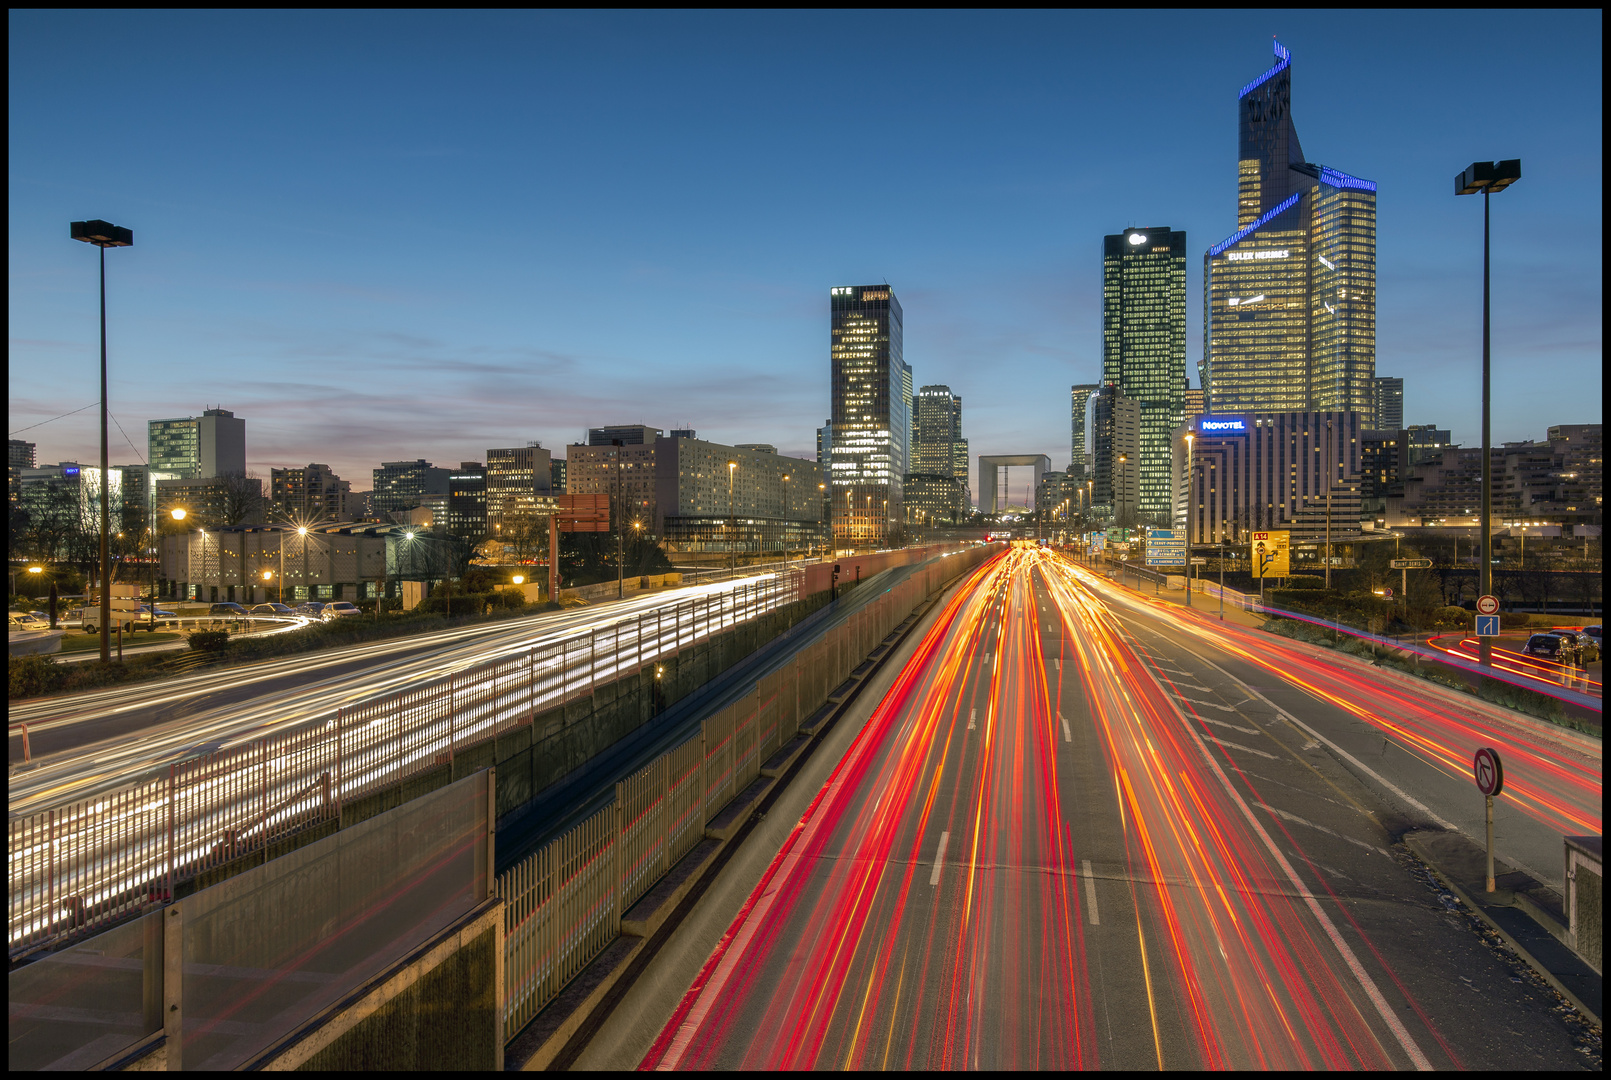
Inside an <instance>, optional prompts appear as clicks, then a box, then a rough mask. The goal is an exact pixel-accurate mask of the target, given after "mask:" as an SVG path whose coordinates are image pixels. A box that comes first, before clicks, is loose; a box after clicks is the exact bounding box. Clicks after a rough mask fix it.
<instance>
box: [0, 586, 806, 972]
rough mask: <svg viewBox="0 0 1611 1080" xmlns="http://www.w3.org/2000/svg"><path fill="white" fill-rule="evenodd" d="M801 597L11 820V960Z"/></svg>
mask: <svg viewBox="0 0 1611 1080" xmlns="http://www.w3.org/2000/svg"><path fill="white" fill-rule="evenodd" d="M797 591H798V586H797V585H796V584H795V582H794V580H793V579H792V576H782V575H773V576H769V577H765V578H760V579H756V580H753V581H750V582H748V583H744V584H739V585H735V586H734V587H732V588H731V589H728V590H719V591H717V590H713V591H711V592H710V593H708V594H706V595H705V596H702V597H696V598H693V599H690V600H688V601H685V602H682V603H679V604H675V605H667V606H665V607H661V608H657V609H654V610H651V611H648V612H644V613H643V614H641V615H638V616H636V617H631V618H626V619H623V620H621V621H618V622H616V623H614V624H611V625H607V626H596V627H593V628H592V629H590V630H588V631H586V632H584V633H581V634H578V635H575V636H572V637H569V638H566V639H563V640H561V641H558V642H550V643H547V644H544V645H541V646H537V647H534V648H531V649H528V650H526V651H525V652H524V653H518V654H513V655H510V656H507V657H503V658H500V659H496V660H492V661H489V662H487V663H483V664H480V665H478V666H475V667H472V668H468V669H466V670H463V671H459V672H455V673H453V674H452V675H449V676H446V677H443V678H439V679H436V680H433V681H430V682H422V683H420V684H417V685H415V686H413V687H411V688H409V689H408V690H405V691H402V692H400V693H392V694H386V695H383V696H380V697H376V698H372V699H369V700H366V701H360V702H358V703H357V704H354V705H348V706H344V707H342V708H339V709H337V710H334V712H333V713H332V714H330V715H327V716H325V717H319V718H316V719H314V720H313V721H311V722H310V723H308V724H305V725H301V726H299V727H298V728H297V729H296V730H294V731H290V732H287V733H284V734H276V735H272V736H268V737H265V738H261V739H257V740H254V741H252V742H250V743H246V744H243V745H240V746H235V747H229V748H226V749H222V750H218V751H215V752H213V753H208V754H203V755H199V756H196V757H193V758H189V759H186V760H184V761H180V762H178V763H176V764H174V765H172V766H170V767H169V768H168V769H167V771H166V775H162V776H158V777H155V778H151V779H148V780H144V781H141V782H138V783H135V784H131V785H128V786H126V787H123V788H119V789H117V790H114V791H111V792H107V793H104V794H100V795H95V796H92V797H90V798H86V799H81V800H78V801H75V802H72V803H68V804H66V805H63V806H60V807H55V808H51V809H46V810H39V811H35V812H31V813H27V814H21V815H16V816H13V817H12V819H11V822H10V826H9V829H10V831H9V835H8V847H7V856H8V869H7V875H8V897H7V902H8V946H9V952H10V954H11V955H13V956H15V955H17V954H19V953H22V952H26V951H28V950H30V949H32V948H35V947H38V946H40V945H41V944H44V943H47V942H55V941H58V940H61V939H63V938H64V937H76V936H78V935H81V934H83V933H87V932H91V931H93V930H95V929H98V928H100V927H102V926H104V925H106V924H108V923H110V922H112V921H115V920H117V919H120V918H123V917H126V916H127V915H129V914H132V913H133V912H136V911H138V910H140V909H141V908H142V907H143V906H144V905H146V904H148V903H151V902H153V901H159V900H163V899H167V898H171V897H172V896H173V895H174V887H175V885H176V884H177V883H178V882H180V881H183V880H186V879H188V878H191V877H194V876H195V875H196V874H199V873H203V872H205V871H207V870H209V869H211V868H213V867H215V866H217V865H218V864H219V863H222V862H225V861H228V860H229V859H232V858H235V857H237V856H239V855H241V854H244V853H245V852H248V851H251V850H255V849H259V848H263V847H265V846H267V845H269V844H272V843H274V842H275V841H277V840H279V839H281V838H284V837H286V836H288V835H290V834H291V833H294V832H297V831H299V830H301V829H304V828H307V827H309V826H312V825H318V824H320V823H323V822H326V821H331V820H338V821H339V819H340V814H341V807H342V805H343V804H344V803H347V802H351V801H352V800H354V799H357V798H361V797H363V796H365V795H368V794H371V793H373V792H375V791H377V790H379V789H381V788H385V787H389V786H391V785H394V784H397V783H399V782H401V781H403V780H406V779H408V778H410V777H412V776H415V775H418V774H419V773H422V772H426V771H428V770H430V769H433V768H436V767H438V766H440V765H444V764H449V765H450V764H451V763H452V761H453V759H454V756H455V755H456V754H461V753H463V752H464V751H465V750H466V749H467V748H469V747H471V746H474V745H476V744H479V743H483V742H486V741H487V740H490V739H493V738H496V737H498V736H500V735H504V734H507V733H508V732H510V731H513V730H515V729H516V728H519V727H522V726H524V725H527V724H530V723H532V722H533V721H534V720H535V718H536V716H537V715H538V714H539V713H541V712H544V711H546V710H548V709H551V708H554V707H556V706H559V705H563V704H564V703H566V702H568V701H571V700H573V699H575V698H578V697H581V696H584V695H587V694H590V693H592V691H593V689H594V688H595V687H597V686H600V685H603V684H605V683H609V682H612V681H614V680H616V679H619V678H621V677H623V676H627V675H632V674H634V673H636V672H637V671H639V670H640V669H642V668H643V667H644V666H646V665H647V664H650V663H652V662H654V661H655V660H657V659H659V658H662V657H667V656H672V655H675V654H676V653H677V652H678V651H679V650H681V649H684V648H687V647H688V646H690V645H692V644H694V643H696V642H698V641H701V640H704V639H706V638H709V637H711V636H714V635H716V634H719V633H722V632H724V631H726V630H728V629H731V628H732V627H734V626H736V625H739V624H741V623H744V622H748V621H750V620H752V619H755V618H758V617H760V616H762V615H764V614H766V613H767V612H769V611H772V610H774V609H776V608H778V607H781V606H783V605H785V604H787V603H790V602H792V601H793V600H795V599H796V598H797V597H796V593H797ZM700 824H701V825H703V822H700Z"/></svg>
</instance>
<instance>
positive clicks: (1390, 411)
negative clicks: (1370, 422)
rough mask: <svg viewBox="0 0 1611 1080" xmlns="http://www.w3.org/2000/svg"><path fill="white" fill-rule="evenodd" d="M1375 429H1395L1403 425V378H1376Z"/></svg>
mask: <svg viewBox="0 0 1611 1080" xmlns="http://www.w3.org/2000/svg"><path fill="white" fill-rule="evenodd" d="M1375 417H1376V429H1377V430H1378V431H1397V430H1399V429H1400V428H1402V427H1403V426H1404V380H1403V379H1389V378H1383V377H1381V376H1378V377H1377V379H1376V409H1375Z"/></svg>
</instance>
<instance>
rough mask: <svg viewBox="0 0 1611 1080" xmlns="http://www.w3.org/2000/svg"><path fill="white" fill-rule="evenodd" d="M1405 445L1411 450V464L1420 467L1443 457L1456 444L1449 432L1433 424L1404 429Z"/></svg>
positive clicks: (1415, 425) (1411, 426)
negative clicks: (1424, 462)
mask: <svg viewBox="0 0 1611 1080" xmlns="http://www.w3.org/2000/svg"><path fill="white" fill-rule="evenodd" d="M1404 445H1405V446H1406V447H1408V448H1409V463H1410V464H1411V465H1419V464H1420V463H1421V462H1423V461H1430V460H1431V459H1432V458H1436V457H1442V456H1443V451H1445V450H1447V449H1449V447H1451V446H1453V445H1454V442H1453V436H1451V435H1450V433H1449V432H1448V431H1446V430H1444V429H1442V428H1439V427H1437V426H1435V425H1433V424H1411V425H1410V426H1409V427H1407V428H1405V429H1404Z"/></svg>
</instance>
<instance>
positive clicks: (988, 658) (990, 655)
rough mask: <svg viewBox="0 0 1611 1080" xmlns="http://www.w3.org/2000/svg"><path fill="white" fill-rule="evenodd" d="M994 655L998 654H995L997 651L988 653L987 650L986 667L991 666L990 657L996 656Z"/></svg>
mask: <svg viewBox="0 0 1611 1080" xmlns="http://www.w3.org/2000/svg"><path fill="white" fill-rule="evenodd" d="M994 655H996V654H995V653H988V652H987V653H985V667H989V666H990V658H991V657H992V656H994Z"/></svg>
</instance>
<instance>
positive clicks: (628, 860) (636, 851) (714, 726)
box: [498, 548, 1000, 1038]
mask: <svg viewBox="0 0 1611 1080" xmlns="http://www.w3.org/2000/svg"><path fill="white" fill-rule="evenodd" d="M999 550H1000V549H998V548H975V549H972V550H971V551H970V552H963V553H958V554H957V555H956V556H953V557H947V558H940V559H934V560H931V561H930V563H929V565H927V566H925V567H923V568H922V569H920V570H918V571H917V572H915V573H913V574H911V575H910V576H909V577H907V579H906V580H905V581H903V582H901V583H900V584H899V585H896V586H894V587H893V588H891V589H890V590H888V591H887V592H884V593H882V594H880V595H878V596H877V597H876V598H875V599H873V600H872V601H870V602H868V603H867V604H866V605H865V606H863V607H862V608H860V609H859V610H857V611H855V612H852V613H851V615H850V616H849V617H848V618H846V619H845V620H844V621H843V622H842V623H840V624H839V625H838V626H836V627H834V628H832V629H830V630H828V631H827V632H826V633H825V634H824V635H823V636H822V637H821V638H819V639H818V640H817V641H815V642H814V643H812V644H811V645H809V646H807V647H806V648H805V649H803V650H802V651H801V652H800V653H798V654H797V655H796V656H795V657H794V658H793V660H791V661H790V662H789V663H788V664H787V665H786V666H784V667H781V668H779V669H777V670H776V671H773V672H771V673H770V674H767V675H764V676H762V677H761V678H760V679H759V680H758V681H757V682H756V684H755V685H754V686H753V687H752V688H751V689H750V690H749V691H748V692H747V693H745V694H744V695H743V696H742V697H740V698H739V700H738V701H736V702H734V703H733V704H731V705H728V706H727V707H726V708H723V709H721V710H720V711H718V712H717V713H715V714H714V715H712V716H710V717H708V718H706V719H705V720H704V721H703V722H702V723H701V725H700V729H699V731H698V733H697V734H694V735H692V736H691V737H690V738H689V739H688V740H687V741H686V742H683V743H682V744H681V745H679V746H677V747H674V748H673V749H671V750H669V751H667V752H666V753H665V754H662V755H661V756H660V757H658V758H656V759H655V760H653V761H651V762H650V763H649V764H648V765H646V766H644V767H643V768H642V769H640V770H639V771H638V772H636V773H634V774H633V775H632V776H630V777H628V778H627V779H625V780H622V781H620V782H619V783H617V784H616V785H615V799H614V801H613V802H612V803H611V804H610V805H608V806H606V807H604V808H603V809H602V810H600V811H599V812H598V813H596V814H594V815H593V816H592V817H590V818H588V819H587V820H586V821H584V822H582V823H581V824H580V825H577V826H576V827H575V828H574V829H572V830H570V831H569V832H567V833H565V834H564V835H562V836H560V837H558V838H557V839H555V840H553V841H551V842H550V843H549V844H547V845H546V846H544V847H542V848H540V849H539V850H538V851H536V852H535V853H534V854H532V855H531V856H530V857H528V858H526V859H524V860H522V861H521V862H520V863H519V864H517V865H516V866H514V867H512V868H510V870H508V871H507V872H506V873H504V874H501V875H499V878H498V895H500V896H501V897H503V899H504V903H505V906H504V919H505V923H504V933H505V937H504V940H505V943H506V945H505V955H504V984H505V985H504V1032H505V1033H506V1035H507V1036H508V1037H511V1038H512V1037H513V1036H515V1035H517V1034H518V1033H519V1032H520V1030H521V1029H522V1028H523V1027H525V1026H526V1024H528V1023H529V1022H530V1021H531V1019H532V1018H533V1017H534V1016H536V1015H537V1013H538V1012H540V1011H541V1010H542V1008H543V1006H545V1005H547V1004H548V1003H549V1002H550V1001H552V1000H553V999H554V998H555V997H556V996H557V995H558V994H559V992H560V991H561V990H562V989H564V987H565V984H566V983H567V982H569V981H570V980H571V979H572V978H574V977H575V976H576V975H577V974H578V973H579V972H580V971H581V970H582V968H583V967H585V966H586V965H587V963H588V962H589V961H591V960H592V959H593V957H595V956H597V955H598V954H599V953H600V952H602V951H603V950H604V949H605V947H606V946H608V945H609V943H610V942H611V941H613V940H615V938H616V937H617V936H619V934H620V930H621V917H622V915H623V914H624V913H625V912H626V911H627V910H628V909H630V908H631V906H632V905H633V904H634V903H636V902H637V901H638V900H639V899H641V898H642V897H643V895H644V894H645V893H647V892H648V891H649V890H650V889H651V888H653V887H654V884H655V883H656V882H657V881H658V880H659V879H660V878H662V877H664V876H665V874H666V873H667V871H669V870H670V869H671V868H672V867H673V866H675V865H676V864H677V862H678V860H680V859H681V858H682V857H683V856H684V855H686V854H687V853H688V852H689V851H692V850H693V848H694V847H695V845H697V844H698V843H699V841H700V840H701V839H702V838H703V837H704V835H705V827H706V826H707V824H708V823H709V822H710V821H711V820H712V819H713V818H715V817H716V816H717V815H718V814H720V813H721V812H722V811H723V809H725V808H726V807H727V805H728V804H729V803H731V802H732V801H733V799H734V798H735V797H736V796H737V795H739V794H740V793H741V792H743V791H744V789H745V788H747V787H748V786H749V785H750V784H751V783H752V782H753V781H754V780H755V779H756V778H757V777H758V776H760V773H761V769H762V767H763V766H764V765H765V763H766V761H767V760H768V759H769V758H771V757H772V756H773V755H775V754H776V753H777V752H778V751H779V750H780V749H782V748H783V747H784V746H786V745H787V744H788V743H789V742H790V741H791V740H792V739H794V737H795V736H796V735H798V734H799V731H800V723H801V721H802V720H803V719H805V718H806V717H809V716H810V715H811V713H812V712H813V711H815V710H816V708H817V707H818V706H819V705H821V703H822V702H824V701H826V700H827V699H828V695H829V694H831V693H832V692H833V691H834V688H835V687H837V686H838V685H839V684H840V683H842V682H843V681H844V680H845V679H847V678H848V677H849V676H850V673H851V672H852V671H853V670H855V668H856V667H857V665H859V664H861V663H862V661H863V660H864V659H866V657H867V655H868V654H869V653H871V652H872V651H873V650H874V649H875V648H876V647H877V646H878V643H879V642H881V641H882V640H883V639H884V638H885V637H886V636H887V635H888V634H889V632H890V631H891V630H893V629H894V628H895V627H896V626H897V625H898V624H899V623H900V622H901V620H903V619H904V618H906V616H907V615H908V614H909V613H910V612H911V611H912V610H913V609H914V608H916V607H917V605H918V604H919V603H920V602H921V601H922V600H923V599H924V598H925V597H926V596H928V595H929V594H931V593H933V592H934V591H935V590H937V589H939V588H940V586H941V585H943V584H944V583H945V582H946V581H947V580H949V579H950V578H952V577H955V576H956V575H958V574H960V573H962V572H964V571H966V570H969V569H971V568H972V567H975V566H977V565H979V563H981V562H983V561H984V560H985V559H986V558H988V557H989V556H991V555H994V554H997V553H998V551H999ZM600 830H604V832H601V831H600ZM612 830H613V831H612ZM577 852H590V853H593V855H592V861H591V862H588V863H587V864H586V865H587V867H588V868H589V869H590V872H588V873H584V872H582V870H581V869H580V867H579V865H578V864H577V862H576V860H577V859H578V855H577V854H576V853H577ZM594 870H596V871H597V872H591V871H594Z"/></svg>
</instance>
